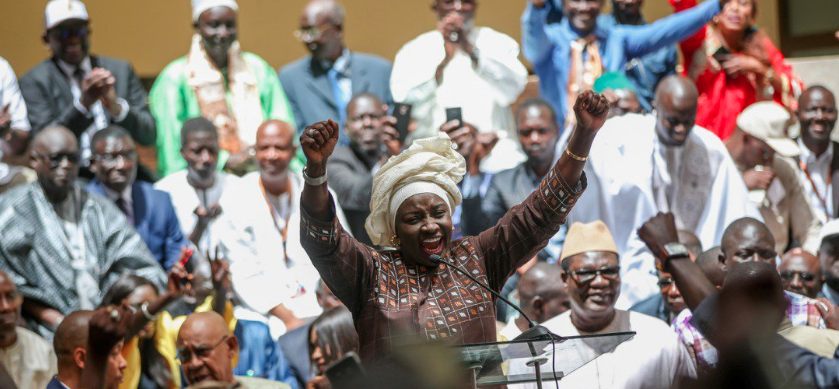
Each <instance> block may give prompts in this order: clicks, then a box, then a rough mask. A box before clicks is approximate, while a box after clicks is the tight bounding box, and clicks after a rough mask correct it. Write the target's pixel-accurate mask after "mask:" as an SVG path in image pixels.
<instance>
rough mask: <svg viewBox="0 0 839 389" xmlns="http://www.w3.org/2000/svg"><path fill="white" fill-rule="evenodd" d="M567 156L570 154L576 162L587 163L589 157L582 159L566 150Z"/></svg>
mask: <svg viewBox="0 0 839 389" xmlns="http://www.w3.org/2000/svg"><path fill="white" fill-rule="evenodd" d="M565 154H568V156H569V157H571V159H573V160H575V161H580V162H585V161H587V160H588V157H581V156H579V155H576V154H574V153H572V152H570V151H568V149H565Z"/></svg>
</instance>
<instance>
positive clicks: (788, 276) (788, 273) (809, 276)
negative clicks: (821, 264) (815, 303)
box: [781, 270, 816, 282]
mask: <svg viewBox="0 0 839 389" xmlns="http://www.w3.org/2000/svg"><path fill="white" fill-rule="evenodd" d="M795 276H798V278H800V279H801V280H802V281H804V282H812V281H814V280H815V279H816V275H815V274H813V273H808V272H806V271H795V270H784V271H782V272H781V279H782V280H784V281H792V280H793V279H794V278H795Z"/></svg>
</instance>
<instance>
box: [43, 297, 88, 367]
mask: <svg viewBox="0 0 839 389" xmlns="http://www.w3.org/2000/svg"><path fill="white" fill-rule="evenodd" d="M92 316H93V311H76V312H73V313H71V314H69V315H67V316H66V317H64V320H62V321H61V324H59V325H58V329H56V330H55V337H54V338H53V340H52V344H53V348H54V349H55V355H56V357H58V374H59V375H64V374H71V373H72V372H73V371H76V370H77V373H78V374H81V367H80V366H78V364H77V363H76V360H75V358H74V354H75V351H76V350H77V349H82V350H84V349H85V348H86V347H87V334H88V328H89V327H90V318H91V317H92Z"/></svg>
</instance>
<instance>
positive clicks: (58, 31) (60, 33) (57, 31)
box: [50, 26, 90, 41]
mask: <svg viewBox="0 0 839 389" xmlns="http://www.w3.org/2000/svg"><path fill="white" fill-rule="evenodd" d="M50 34H52V36H54V37H56V38H58V39H60V40H63V41H64V40H67V39H70V37H71V36H77V37H79V38H84V37H87V34H90V27H88V26H79V27H56V28H54V29H53V30H51V31H50Z"/></svg>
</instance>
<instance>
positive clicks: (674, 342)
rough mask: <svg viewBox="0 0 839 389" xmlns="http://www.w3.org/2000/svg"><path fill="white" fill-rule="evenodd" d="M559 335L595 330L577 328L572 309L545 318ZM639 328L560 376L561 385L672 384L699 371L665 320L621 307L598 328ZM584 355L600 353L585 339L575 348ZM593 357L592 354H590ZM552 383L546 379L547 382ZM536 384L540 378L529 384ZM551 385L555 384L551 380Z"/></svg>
mask: <svg viewBox="0 0 839 389" xmlns="http://www.w3.org/2000/svg"><path fill="white" fill-rule="evenodd" d="M542 325H543V326H545V327H547V328H548V329H549V330H551V332H553V333H555V334H557V335H559V336H578V335H590V333H583V332H580V331H579V330H577V328H576V327H574V325H573V324H572V322H571V311H570V310H569V311H567V312H565V313H563V314H561V315H559V316H557V317H555V318H553V319H550V320H548V321H546V322H545V323H543V324H542ZM627 331H635V332H636V335H635V337H634V338H632V339H630V340H627V341H626V342H624V343H621V344H620V345H618V346H617V347H616V348H615V349H614V350H612V351H608V352H606V353H604V354H603V355H601V356H600V357H597V359H595V360H593V361H592V362H589V363H588V364H586V365H584V366H583V367H581V368H579V369H577V370H575V371H574V372H572V373H570V374H569V375H568V376H567V377H565V378H563V379H562V380H560V381H559V387H560V388H609V389H641V388H670V387H673V386H674V385H675V384H676V383H678V382H679V380H680V379H681V378H682V377H694V378H695V377H696V366H695V365H694V364H693V361H692V360H691V358H690V354H689V353H688V350H687V348H685V346H684V345H683V344H682V342H680V341H679V338H678V337H676V334H675V333H674V332H673V331H672V330H670V328H669V327H668V326H667V324H665V323H664V322H663V321H661V320H659V319H656V318H654V317H652V316H647V315H644V314H641V313H637V312H627V311H622V310H617V311H616V312H615V318H614V320H612V323H610V324H609V325H608V326H607V327H606V328H604V329H602V330H600V331H598V332H596V333H597V334H607V333H612V332H627ZM575 351H577V352H578V353H579V355H580V356H585V355H590V357H593V356H594V355H596V354H597V351H595V350H594V349H591V348H588V347H586V345H584V344H582V343H581V344H580V347H577V348H576V349H575ZM590 357H589V358H590ZM542 369H543V373H542V374H543V377H547V376H548V375H549V374H550V372H551V371H552V370H551V364H550V362H549V363H547V364H545V365H543V366H542ZM544 385H548V384H547V383H546V382H544V381H543V386H544ZM524 386H525V387H527V388H535V387H536V384H535V383H530V384H526V385H524ZM545 387H546V388H547V387H554V383H553V382H551V383H550V384H549V386H545Z"/></svg>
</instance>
